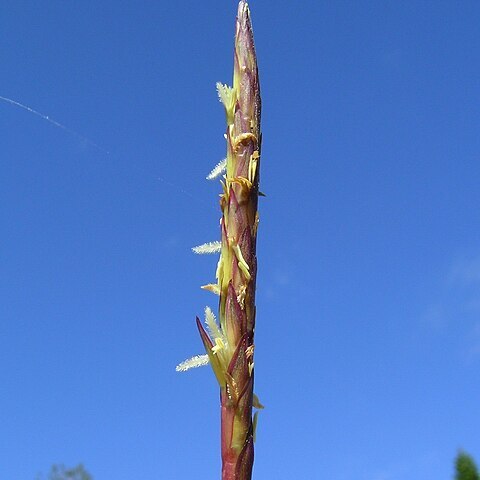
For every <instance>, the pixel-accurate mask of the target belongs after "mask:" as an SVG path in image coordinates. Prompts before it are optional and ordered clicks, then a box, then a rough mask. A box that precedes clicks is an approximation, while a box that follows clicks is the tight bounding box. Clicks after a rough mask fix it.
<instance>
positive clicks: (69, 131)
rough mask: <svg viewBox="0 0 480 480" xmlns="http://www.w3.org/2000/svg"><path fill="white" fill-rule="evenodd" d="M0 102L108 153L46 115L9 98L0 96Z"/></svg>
mask: <svg viewBox="0 0 480 480" xmlns="http://www.w3.org/2000/svg"><path fill="white" fill-rule="evenodd" d="M0 100H3V101H4V102H7V103H9V104H10V105H15V106H16V107H20V108H23V110H26V111H27V112H30V113H33V114H34V115H37V117H40V118H42V119H43V120H46V121H47V122H49V123H51V124H52V125H54V126H55V127H58V128H61V129H62V130H65V131H66V132H68V133H69V134H70V135H75V136H76V137H77V138H79V139H80V140H82V141H84V142H86V143H88V144H90V145H92V146H93V147H95V148H98V149H99V150H101V151H102V152H105V153H110V152H109V151H108V150H106V149H105V148H103V147H101V146H100V145H98V144H96V143H95V142H93V141H92V140H90V139H89V138H87V137H85V136H83V135H80V134H79V133H78V132H76V131H75V130H71V129H70V128H68V127H66V126H65V125H62V124H61V123H59V122H57V121H55V120H53V119H51V118H50V117H49V116H48V115H44V114H43V113H40V112H38V111H37V110H34V109H33V108H31V107H29V106H28V105H24V104H23V103H20V102H17V101H15V100H12V99H11V98H7V97H2V96H1V95H0Z"/></svg>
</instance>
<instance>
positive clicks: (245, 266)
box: [233, 245, 252, 280]
mask: <svg viewBox="0 0 480 480" xmlns="http://www.w3.org/2000/svg"><path fill="white" fill-rule="evenodd" d="M233 251H234V252H235V255H236V257H237V260H238V268H239V269H240V270H241V271H242V272H243V274H244V275H245V278H246V279H247V280H250V278H252V276H251V275H250V267H249V266H248V264H247V262H246V261H245V259H244V258H243V255H242V251H241V250H240V247H239V246H238V245H235V246H234V247H233Z"/></svg>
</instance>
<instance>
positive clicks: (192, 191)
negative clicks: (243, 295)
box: [0, 0, 480, 480]
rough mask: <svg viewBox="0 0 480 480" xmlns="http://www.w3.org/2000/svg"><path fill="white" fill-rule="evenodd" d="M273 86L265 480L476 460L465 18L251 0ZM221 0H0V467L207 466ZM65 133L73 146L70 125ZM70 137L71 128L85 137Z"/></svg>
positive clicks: (266, 253) (261, 461)
mask: <svg viewBox="0 0 480 480" xmlns="http://www.w3.org/2000/svg"><path fill="white" fill-rule="evenodd" d="M251 9H252V18H253V23H254V30H255V36H256V43H257V53H258V57H259V65H260V75H261V82H262V94H263V117H262V119H263V133H264V144H263V151H262V153H263V157H262V176H261V189H262V190H263V191H264V192H265V193H266V195H267V197H266V198H263V199H261V204H260V215H261V228H260V230H259V246H258V256H259V284H258V318H257V337H256V344H257V350H256V391H257V393H258V395H259V397H260V399H261V401H262V402H263V403H264V404H265V405H266V409H265V410H264V411H263V412H261V415H260V419H259V425H258V438H257V444H256V461H255V469H254V478H255V479H256V480H291V479H314V480H315V479H329V480H429V479H432V480H447V479H451V478H452V476H453V458H454V456H455V454H456V453H457V450H458V449H459V448H464V449H466V450H467V451H468V452H470V453H471V454H472V455H473V456H474V457H476V459H477V461H478V462H480V415H479V405H480V389H479V388H478V386H479V383H480V221H479V216H480V208H479V206H480V187H479V186H480V162H479V160H480V158H479V155H480V135H479V127H480V114H479V105H480V87H479V85H480V84H479V76H480V58H479V52H480V36H479V30H478V29H479V24H480V3H479V2H478V1H470V0H465V1H460V2H456V1H442V0H436V1H403V2H400V1H373V0H372V1H310V0H303V1H301V2H293V1H289V2H287V1H283V0H277V1H275V2H273V1H271V2H267V1H260V0H252V2H251ZM235 13H236V2H234V1H233V0H232V1H230V0H228V1H225V0H224V1H211V0H205V1H202V2H198V1H183V2H178V1H177V2H166V1H157V2H134V1H123V2H118V1H116V2H113V1H81V2H74V1H71V0H67V1H65V0H61V1H60V0H58V1H56V0H53V1H48V2H34V1H31V0H25V1H13V0H12V1H6V2H4V3H3V5H2V13H1V16H0V32H1V33H0V35H1V41H0V60H1V71H2V74H1V78H0V95H1V96H3V97H8V98H10V99H12V100H15V101H17V102H21V103H22V104H25V105H27V106H28V107H30V108H32V109H35V110H36V111H38V112H41V113H42V114H43V115H45V116H48V117H49V119H51V120H53V121H55V122H59V123H61V124H62V125H64V126H65V127H66V129H64V128H60V127H58V126H55V125H53V124H52V123H51V122H49V121H48V120H46V119H42V118H40V117H39V116H38V115H36V114H34V113H32V112H28V111H26V110H25V109H22V108H20V107H18V106H15V105H12V104H11V103H8V102H6V101H4V100H0V225H1V236H0V267H1V275H0V479H1V480H31V479H32V480H33V479H34V477H35V475H36V474H37V473H38V472H46V471H47V470H48V469H49V467H50V465H51V464H52V463H65V464H67V465H75V464H77V463H78V462H80V461H82V462H84V464H85V465H86V467H87V469H88V470H89V471H90V472H91V473H92V474H93V475H94V478H95V480H123V479H125V480H127V479H128V480H132V479H167V480H169V479H180V480H183V479H189V480H190V479H195V480H197V479H198V480H204V479H205V480H207V479H208V480H211V479H215V478H219V468H220V459H219V434H218V431H219V411H218V410H219V409H218V406H219V400H218V388H217V385H216V382H215V380H214V376H213V374H212V373H211V371H210V370H209V369H207V368H204V369H200V370H195V371H191V372H187V373H184V374H179V373H176V372H175V365H176V364H177V363H179V362H180V361H182V360H184V359H185V358H187V357H189V356H191V355H193V354H196V353H202V347H201V342H200V340H199V338H198V333H197V331H196V328H195V325H194V318H195V315H201V314H202V312H203V309H204V307H205V305H211V306H212V307H216V303H217V299H216V298H215V297H213V295H211V294H209V293H206V292H204V291H202V290H200V288H199V286H200V285H201V284H204V283H208V282H210V281H212V280H213V279H214V272H215V265H216V258H214V257H203V256H202V257H200V256H195V255H194V254H193V253H191V251H190V247H192V246H195V245H198V244H200V243H203V242H205V241H210V240H215V239H217V238H218V219H219V215H220V214H219V209H218V197H217V194H218V193H219V190H220V189H219V184H218V183H217V182H208V181H206V180H205V175H206V174H207V173H208V172H209V171H210V169H211V168H212V167H213V166H214V165H215V164H216V163H217V162H218V161H219V160H220V159H221V158H222V157H223V155H224V151H225V142H224V139H223V133H224V129H225V125H224V112H223V109H222V106H221V104H220V103H219V102H218V100H217V96H216V92H215V82H216V81H223V82H228V83H230V82H231V77H232V55H233V53H232V47H233V33H234V20H235ZM72 132H76V133H72ZM84 137H86V138H88V140H86V139H85V138H84Z"/></svg>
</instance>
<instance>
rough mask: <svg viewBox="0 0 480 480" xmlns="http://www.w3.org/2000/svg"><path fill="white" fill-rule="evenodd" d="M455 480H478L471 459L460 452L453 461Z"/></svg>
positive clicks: (476, 471) (478, 477)
mask: <svg viewBox="0 0 480 480" xmlns="http://www.w3.org/2000/svg"><path fill="white" fill-rule="evenodd" d="M455 480H480V476H479V474H478V469H477V466H476V465H475V462H474V461H473V458H472V457H471V456H470V455H468V454H466V453H465V452H460V453H459V454H458V455H457V458H456V459H455Z"/></svg>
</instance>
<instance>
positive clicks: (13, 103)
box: [0, 95, 216, 211]
mask: <svg viewBox="0 0 480 480" xmlns="http://www.w3.org/2000/svg"><path fill="white" fill-rule="evenodd" d="M0 100H3V101H4V102H7V103H9V104H10V105H14V106H16V107H19V108H22V109H23V110H26V111H27V112H30V113H33V114H34V115H37V117H40V118H42V119H43V120H46V121H47V122H49V123H51V124H52V125H54V126H55V127H58V128H61V129H62V130H64V131H65V132H67V133H69V134H70V135H74V136H75V137H77V138H79V139H80V140H82V141H84V142H86V143H88V144H90V145H92V146H93V147H95V148H98V149H99V150H101V151H102V152H105V153H107V154H110V152H109V151H108V150H107V149H105V148H103V147H102V146H100V145H98V144H97V143H95V142H93V141H92V140H90V139H89V138H87V137H84V136H83V135H80V134H79V133H77V132H76V131H75V130H71V129H70V128H68V127H66V126H65V125H62V124H61V123H59V122H57V121H55V120H53V119H51V118H50V117H49V116H48V115H44V114H43V113H41V112H38V111H37V110H35V109H33V108H32V107H29V106H28V105H24V104H23V103H20V102H17V101H16V100H12V99H11V98H7V97H3V96H2V95H0ZM158 180H160V181H161V182H163V183H164V184H166V185H168V186H169V187H171V188H173V189H175V190H177V191H179V192H180V193H182V194H183V195H186V196H187V197H190V198H193V199H195V200H196V197H195V196H194V195H192V194H191V193H190V192H188V191H186V190H185V189H184V188H182V187H181V186H180V185H177V184H175V183H172V182H170V181H168V180H166V179H165V178H163V177H158ZM209 207H210V208H211V205H209ZM215 211H216V210H215Z"/></svg>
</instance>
